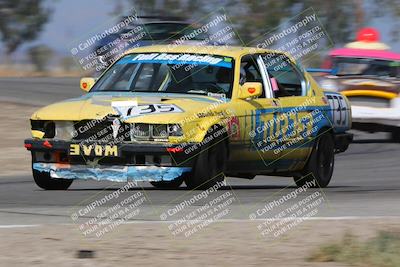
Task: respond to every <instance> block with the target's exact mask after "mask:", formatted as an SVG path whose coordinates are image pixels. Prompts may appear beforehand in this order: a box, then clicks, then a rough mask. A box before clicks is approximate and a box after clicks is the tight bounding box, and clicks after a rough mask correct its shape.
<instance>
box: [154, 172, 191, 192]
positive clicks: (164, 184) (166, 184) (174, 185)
mask: <svg viewBox="0 0 400 267" xmlns="http://www.w3.org/2000/svg"><path fill="white" fill-rule="evenodd" d="M183 179H184V176H183V175H182V176H180V177H178V178H176V179H174V180H172V181H159V182H150V183H151V184H152V185H153V186H154V187H155V188H159V189H178V188H179V187H180V186H181V184H182V183H183Z"/></svg>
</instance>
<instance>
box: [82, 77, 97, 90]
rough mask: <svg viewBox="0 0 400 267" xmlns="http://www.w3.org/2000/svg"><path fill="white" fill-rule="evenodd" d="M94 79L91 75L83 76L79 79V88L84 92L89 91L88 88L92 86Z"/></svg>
mask: <svg viewBox="0 0 400 267" xmlns="http://www.w3.org/2000/svg"><path fill="white" fill-rule="evenodd" d="M95 82H96V80H95V79H94V78H91V77H84V78H82V79H81V82H80V86H81V89H82V90H83V91H85V92H89V90H90V89H91V88H92V87H93V85H94V83H95Z"/></svg>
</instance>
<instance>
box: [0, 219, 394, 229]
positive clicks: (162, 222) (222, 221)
mask: <svg viewBox="0 0 400 267" xmlns="http://www.w3.org/2000/svg"><path fill="white" fill-rule="evenodd" d="M299 219H300V220H304V221H341V220H379V219H400V216H340V217H298V218H280V219H269V220H271V221H281V220H299ZM265 220H267V219H261V218H260V219H254V220H250V219H222V220H217V221H214V222H216V223H224V222H231V223H232V222H237V223H239V222H240V223H243V222H260V221H265ZM191 221H193V220H187V221H186V222H191ZM203 221H207V220H198V221H196V222H203ZM179 222H181V221H176V220H169V221H168V220H167V221H149V220H140V221H139V220H138V221H125V222H123V223H121V224H145V223H150V224H168V223H179ZM193 222H194V221H193ZM83 223H84V222H83ZM51 225H66V226H68V225H79V223H77V224H74V223H60V224H25V225H24V224H10V225H0V229H12V228H28V227H42V226H51Z"/></svg>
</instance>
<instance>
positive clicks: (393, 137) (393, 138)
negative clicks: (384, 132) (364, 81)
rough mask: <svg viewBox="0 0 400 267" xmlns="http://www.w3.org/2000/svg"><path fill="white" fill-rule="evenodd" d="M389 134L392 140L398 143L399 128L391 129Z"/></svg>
mask: <svg viewBox="0 0 400 267" xmlns="http://www.w3.org/2000/svg"><path fill="white" fill-rule="evenodd" d="M391 135H392V141H393V142H395V143H400V128H396V129H395V130H393V132H392V133H391Z"/></svg>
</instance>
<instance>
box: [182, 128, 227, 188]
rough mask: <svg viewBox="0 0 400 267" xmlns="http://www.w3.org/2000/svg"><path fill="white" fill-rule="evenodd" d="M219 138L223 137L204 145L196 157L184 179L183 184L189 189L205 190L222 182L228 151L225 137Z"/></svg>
mask: <svg viewBox="0 0 400 267" xmlns="http://www.w3.org/2000/svg"><path fill="white" fill-rule="evenodd" d="M216 130H221V128H218V129H216ZM213 132H215V131H213ZM209 135H212V133H209V134H207V135H206V138H207V136H209ZM220 136H223V137H222V138H217V139H215V140H212V141H210V144H207V145H204V146H203V148H202V150H201V151H200V153H199V155H198V156H197V158H196V160H195V163H194V165H193V169H192V171H191V173H190V175H188V176H187V177H186V178H185V184H186V186H187V187H188V188H189V189H196V190H205V189H208V188H210V187H212V186H214V185H215V184H216V183H218V182H223V181H224V179H225V176H224V171H225V166H226V160H227V156H228V150H227V146H226V140H225V138H224V137H226V135H220Z"/></svg>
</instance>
